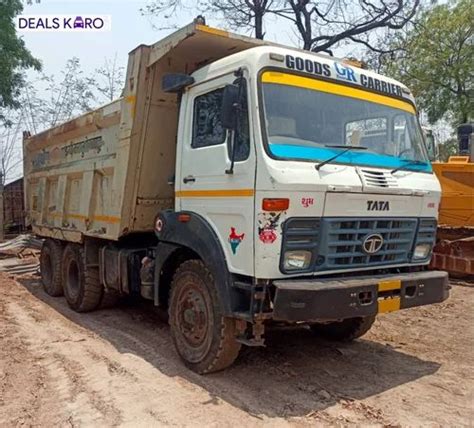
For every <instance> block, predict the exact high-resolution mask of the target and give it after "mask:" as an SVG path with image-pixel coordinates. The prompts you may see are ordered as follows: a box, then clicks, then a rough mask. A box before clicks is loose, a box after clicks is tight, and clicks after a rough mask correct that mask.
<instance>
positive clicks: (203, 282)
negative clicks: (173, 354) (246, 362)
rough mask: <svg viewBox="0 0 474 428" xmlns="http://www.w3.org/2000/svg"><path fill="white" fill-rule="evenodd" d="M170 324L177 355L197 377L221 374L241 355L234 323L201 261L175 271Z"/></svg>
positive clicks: (189, 262)
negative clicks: (197, 374) (227, 316)
mask: <svg viewBox="0 0 474 428" xmlns="http://www.w3.org/2000/svg"><path fill="white" fill-rule="evenodd" d="M169 322H170V327H171V336H172V338H173V342H174V344H175V347H176V349H177V351H178V354H179V355H180V357H181V358H182V359H183V361H184V363H185V364H186V366H187V367H189V368H190V369H191V370H193V371H195V372H197V373H200V374H204V373H211V372H216V371H218V370H222V369H224V368H226V367H228V366H230V365H231V364H232V363H233V362H234V360H235V359H236V358H237V355H238V354H239V350H240V346H241V345H240V343H238V342H237V341H236V338H235V320H233V319H231V318H226V317H224V316H223V314H222V309H221V306H220V304H219V299H218V296H217V290H216V285H215V282H214V278H213V276H212V274H211V272H210V271H209V270H208V269H207V268H206V266H205V265H204V263H203V262H202V261H200V260H187V261H185V262H183V263H182V264H181V265H180V267H179V268H178V269H177V270H176V272H175V274H174V277H173V282H172V284H171V297H170V304H169Z"/></svg>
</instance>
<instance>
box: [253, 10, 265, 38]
mask: <svg viewBox="0 0 474 428" xmlns="http://www.w3.org/2000/svg"><path fill="white" fill-rule="evenodd" d="M264 36H265V34H264V33H263V16H262V13H261V11H259V10H256V11H255V38H257V39H260V40H263V37H264Z"/></svg>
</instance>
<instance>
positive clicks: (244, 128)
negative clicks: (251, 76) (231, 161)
mask: <svg viewBox="0 0 474 428" xmlns="http://www.w3.org/2000/svg"><path fill="white" fill-rule="evenodd" d="M223 94H224V88H219V89H216V90H214V91H211V92H208V93H207V94H203V95H200V96H198V97H196V98H195V99H194V118H193V136H192V141H191V147H192V148H193V149H198V148H202V147H209V146H216V145H219V144H222V143H224V142H225V141H226V138H227V136H228V134H230V133H228V132H227V131H226V129H224V128H223V126H222V121H221V108H222V96H223ZM238 124H239V126H238V129H237V130H236V132H235V136H234V141H235V143H236V147H235V161H236V162H239V161H243V160H246V159H247V158H248V157H249V154H250V131H249V112H248V102H247V85H246V82H245V80H244V81H243V83H242V100H241V111H240V117H239V121H238ZM227 140H228V143H229V157H230V154H231V150H232V148H231V145H230V138H227Z"/></svg>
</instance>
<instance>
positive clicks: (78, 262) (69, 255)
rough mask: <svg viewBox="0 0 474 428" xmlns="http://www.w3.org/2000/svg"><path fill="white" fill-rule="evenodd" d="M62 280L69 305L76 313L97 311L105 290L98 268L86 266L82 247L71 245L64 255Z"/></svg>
mask: <svg viewBox="0 0 474 428" xmlns="http://www.w3.org/2000/svg"><path fill="white" fill-rule="evenodd" d="M62 271H63V272H62V279H63V286H64V295H65V297H66V300H67V303H68V305H69V306H70V307H71V309H74V310H75V311H76V312H88V311H92V310H94V309H96V308H97V307H98V306H99V304H100V301H101V298H102V292H103V288H102V285H101V284H100V280H99V271H98V269H96V268H87V267H86V265H85V257H84V250H83V248H82V247H81V246H80V245H77V244H69V245H68V246H67V247H66V249H65V250H64V253H63V259H62Z"/></svg>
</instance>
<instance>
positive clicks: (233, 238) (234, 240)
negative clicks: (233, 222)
mask: <svg viewBox="0 0 474 428" xmlns="http://www.w3.org/2000/svg"><path fill="white" fill-rule="evenodd" d="M244 238H245V233H241V234H240V235H239V234H238V233H237V232H236V231H235V227H231V228H230V234H229V244H230V249H231V250H232V254H235V253H236V252H237V248H238V246H239V245H240V243H241V242H242V241H243V240H244Z"/></svg>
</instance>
